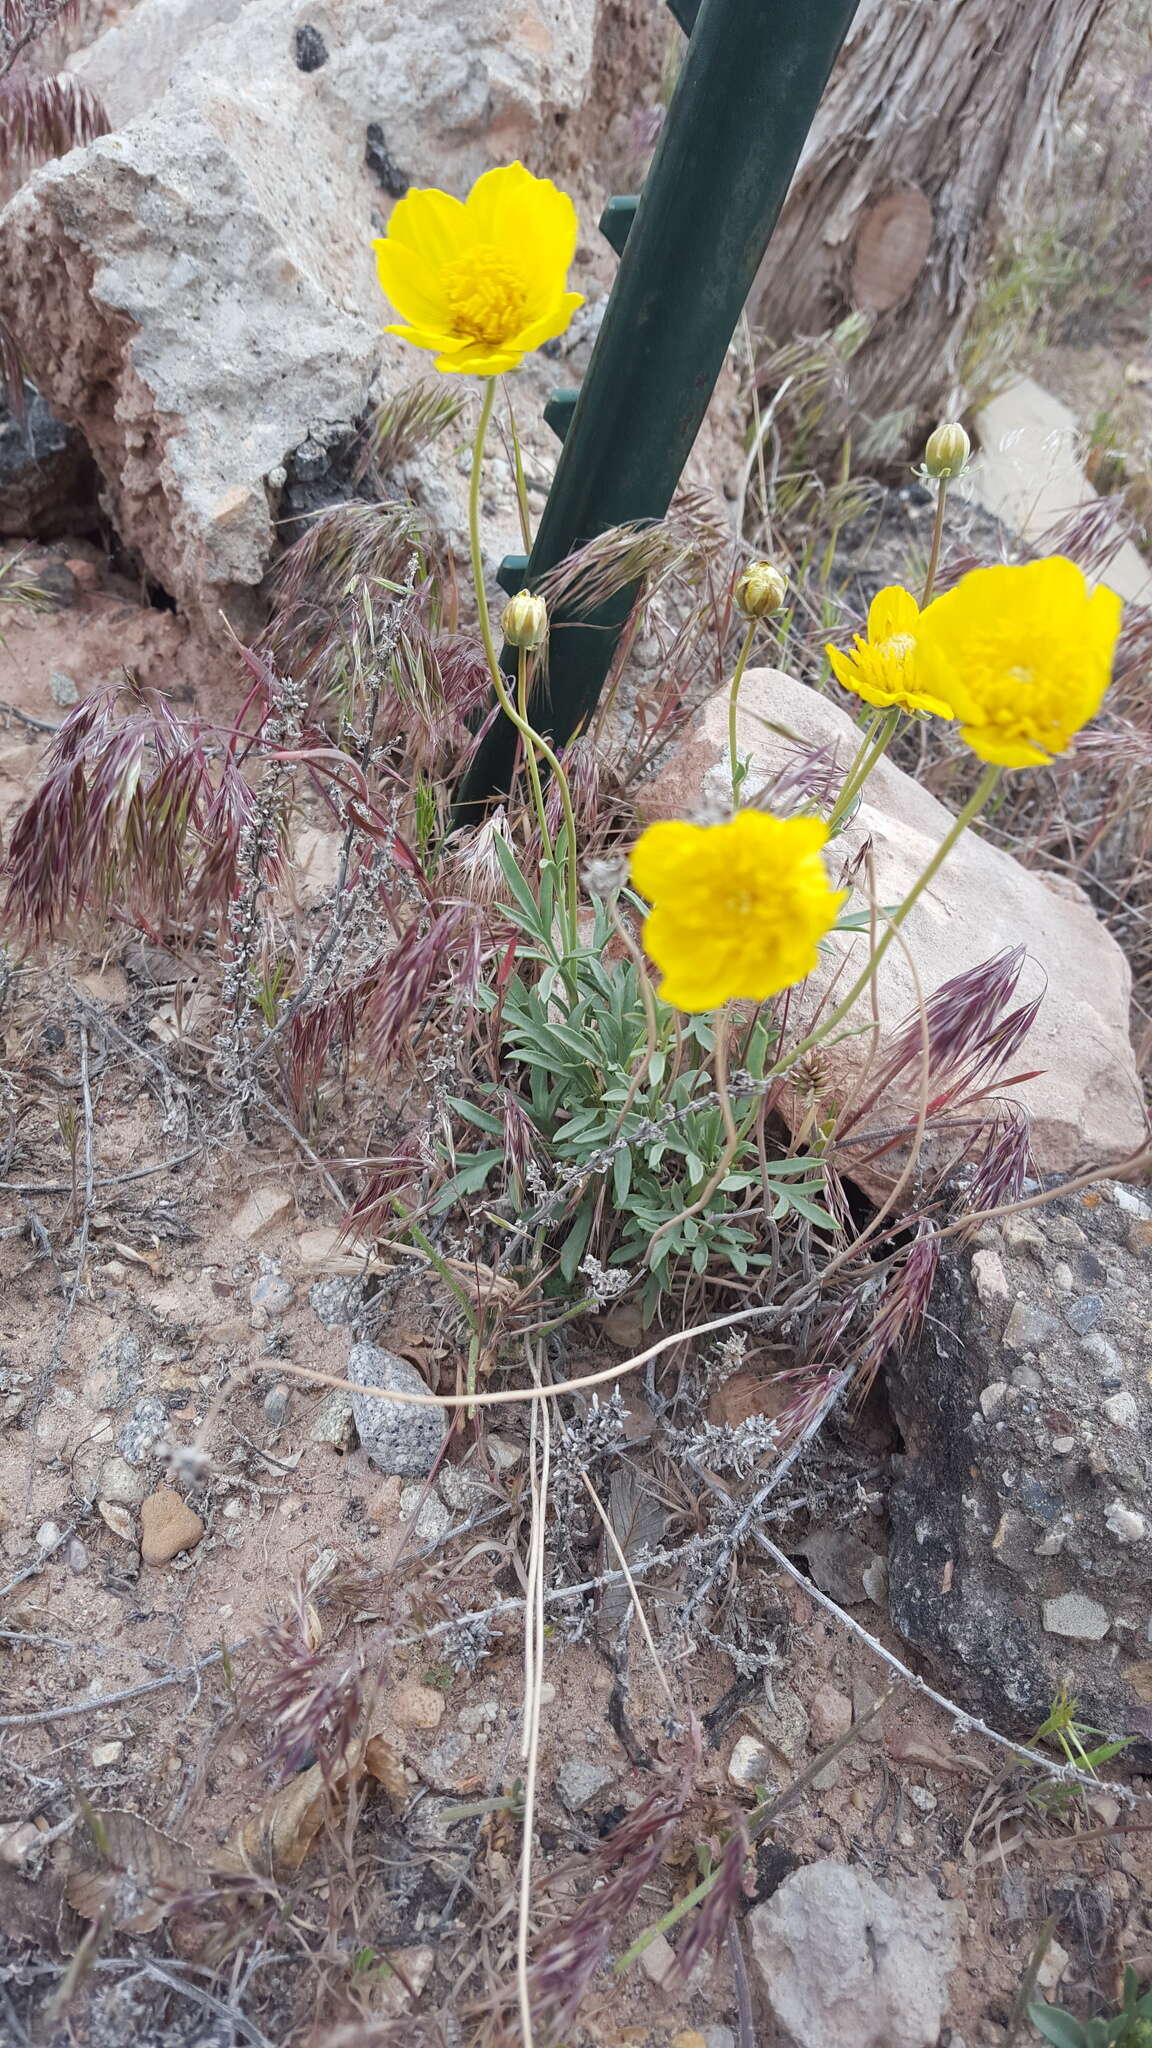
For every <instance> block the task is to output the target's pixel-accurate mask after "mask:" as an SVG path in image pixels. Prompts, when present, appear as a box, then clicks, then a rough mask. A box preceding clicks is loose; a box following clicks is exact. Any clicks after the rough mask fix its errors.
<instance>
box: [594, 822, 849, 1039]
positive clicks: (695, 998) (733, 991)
mask: <svg viewBox="0 0 1152 2048" xmlns="http://www.w3.org/2000/svg"><path fill="white" fill-rule="evenodd" d="M827 837H828V831H827V827H826V826H825V824H824V822H823V820H822V819H820V818H774V817H772V816H770V815H769V814H768V813H767V812H765V811H739V812H737V814H736V816H735V817H734V818H732V819H731V820H730V821H728V822H727V823H725V824H723V825H689V824H687V823H684V822H682V821H680V820H678V819H672V820H665V821H663V822H661V823H660V824H656V825H650V826H649V827H648V830H647V831H646V832H644V833H642V834H641V836H640V838H639V840H638V841H637V843H636V846H635V848H634V849H633V854H632V879H633V881H634V883H635V885H636V887H637V889H638V890H639V891H640V893H641V895H643V896H646V897H648V899H649V901H650V902H651V904H652V909H651V911H650V913H649V915H648V918H647V920H646V922H645V926H644V942H645V945H646V946H647V948H648V951H649V953H650V955H651V957H652V959H653V960H654V961H655V963H656V965H657V967H658V968H659V969H660V972H661V975H662V977H663V978H662V981H661V986H660V993H661V995H662V996H663V997H664V999H665V1001H666V1002H670V1003H674V1004H675V1005H676V1007H677V1008H678V1009H682V1010H711V1009H714V1008H716V1006H717V1005H718V1004H720V1003H724V1002H727V1001H729V1000H730V999H733V998H742V999H744V1000H747V1001H749V1002H764V1001H766V1000H767V999H768V997H770V996H773V995H777V994H778V993H779V992H780V990H781V989H784V988H788V987H790V986H791V985H792V983H793V982H796V981H802V980H803V978H804V976H805V975H806V974H810V973H811V971H812V969H813V967H815V965H816V961H817V955H818V945H819V941H820V939H821V938H822V937H823V935H824V933H825V932H826V931H828V930H829V929H830V927H831V926H832V924H834V922H835V919H836V914H837V911H838V910H839V908H840V905H841V904H842V903H843V901H844V897H843V895H842V894H841V893H839V892H837V891H835V890H832V889H830V888H829V886H828V877H827V874H826V872H825V869H824V863H823V860H822V858H821V853H820V849H821V847H822V846H823V845H824V844H825V842H826V840H827Z"/></svg>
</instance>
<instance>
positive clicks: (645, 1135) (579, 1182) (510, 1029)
mask: <svg viewBox="0 0 1152 2048" xmlns="http://www.w3.org/2000/svg"><path fill="white" fill-rule="evenodd" d="M495 851H496V857H497V859H498V860H499V863H500V868H501V872H502V874H503V876H504V880H505V883H506V885H507V890H508V894H509V897H510V899H511V900H510V902H509V903H508V904H507V905H506V906H505V911H504V914H505V915H506V916H507V917H508V919H509V920H510V922H511V923H512V924H513V925H514V926H515V928H516V930H517V931H518V932H519V933H520V934H521V938H522V943H521V944H519V945H518V947H517V953H516V963H515V971H514V972H513V973H512V974H511V975H510V976H509V978H508V981H507V983H506V985H505V986H504V989H503V991H502V993H501V995H500V996H499V998H497V997H496V995H495V993H494V992H493V991H491V990H488V991H485V992H483V995H482V1000H483V1003H484V1007H485V1008H486V1009H488V1010H489V1012H492V1011H494V1010H496V1009H497V1008H498V1009H499V1015H500V1023H501V1051H502V1055H503V1065H504V1068H505V1074H506V1078H507V1080H508V1082H509V1084H510V1086H511V1088H512V1089H513V1090H514V1091H515V1092H516V1093H517V1095H518V1100H519V1104H520V1107H521V1108H522V1110H523V1112H524V1114H525V1116H526V1117H527V1119H528V1121H529V1123H530V1124H531V1126H532V1129H533V1133H534V1140H535V1151H536V1156H537V1158H538V1159H539V1160H541V1161H545V1160H551V1162H552V1168H553V1171H552V1174H551V1175H549V1176H546V1178H547V1179H549V1180H550V1182H551V1183H552V1184H553V1185H554V1184H555V1183H556V1181H560V1182H561V1184H562V1185H563V1184H564V1183H565V1182H566V1183H567V1184H568V1185H569V1186H570V1189H571V1193H570V1195H569V1199H568V1203H567V1206H566V1207H565V1208H563V1209H559V1210H558V1211H557V1213H555V1214H554V1215H553V1216H552V1218H551V1219H550V1221H549V1235H550V1239H551V1244H552V1249H553V1255H554V1257H555V1258H556V1260H557V1264H558V1267H559V1283H562V1284H563V1285H564V1286H565V1287H569V1288H571V1287H573V1286H574V1285H576V1284H577V1276H578V1274H579V1270H580V1266H581V1262H582V1261H583V1260H584V1258H585V1257H586V1255H587V1254H588V1252H589V1251H590V1250H591V1251H593V1252H595V1254H596V1256H597V1257H598V1258H599V1259H600V1261H601V1262H602V1264H604V1265H614V1266H632V1267H640V1268H641V1269H642V1271H643V1273H644V1279H643V1282H642V1295H641V1300H642V1306H643V1312H644V1318H645V1321H646V1322H647V1321H650V1320H651V1318H652V1317H653V1315H654V1314H655V1313H656V1309H657V1307H658V1305H659V1301H660V1296H661V1294H662V1293H663V1292H664V1290H665V1289H666V1288H667V1287H669V1286H671V1285H672V1284H673V1282H674V1281H675V1280H676V1279H677V1277H678V1275H682V1274H683V1272H684V1269H685V1268H687V1270H688V1271H689V1272H691V1273H695V1274H699V1275H704V1274H706V1273H707V1272H708V1271H709V1269H710V1268H711V1267H713V1266H715V1267H720V1268H727V1269H728V1270H729V1271H731V1272H734V1273H736V1274H738V1275H740V1276H744V1275H746V1274H748V1273H749V1272H751V1271H753V1270H754V1269H755V1268H757V1267H762V1266H767V1265H770V1264H771V1261H772V1257H773V1254H772V1252H771V1251H770V1250H769V1249H768V1243H769V1236H770V1232H769V1229H768V1225H769V1224H772V1225H774V1226H776V1227H779V1225H780V1224H781V1223H790V1224H792V1226H793V1227H799V1228H803V1229H809V1228H814V1229H817V1230H829V1231H830V1230H834V1229H835V1227H836V1226H835V1222H834V1219H833V1217H832V1216H831V1215H830V1214H829V1212H828V1210H827V1208H826V1207H825V1206H824V1201H825V1182H824V1173H823V1168H822V1166H821V1164H820V1162H819V1160H818V1159H815V1158H813V1157H811V1156H807V1155H806V1156H802V1157H798V1158H776V1159H774V1158H772V1157H771V1156H769V1158H768V1161H767V1167H766V1170H765V1169H764V1167H763V1166H762V1161H761V1153H760V1146H759V1143H758V1142H757V1137H756V1123H755V1116H754V1113H753V1112H754V1110H755V1106H756V1097H755V1095H754V1094H747V1093H745V1094H744V1095H741V1094H740V1093H739V1091H738V1090H734V1105H733V1106H734V1110H735V1114H736V1118H737V1122H738V1124H739V1123H740V1121H741V1119H742V1118H743V1119H744V1121H745V1123H746V1125H747V1128H746V1130H745V1132H744V1136H743V1140H742V1142H741V1144H740V1145H739V1147H738V1149H737V1151H736V1154H735V1156H734V1157H733V1158H732V1160H731V1161H730V1162H729V1165H728V1170H727V1171H726V1173H725V1174H724V1176H723V1179H722V1180H721V1181H720V1182H719V1183H718V1185H717V1186H716V1187H715V1188H714V1189H712V1191H711V1193H710V1194H709V1196H708V1200H707V1201H706V1202H705V1203H702V1205H701V1207H700V1208H699V1210H698V1211H697V1213H694V1214H688V1213H687V1212H688V1211H689V1210H694V1209H695V1207H696V1204H697V1203H698V1202H699V1201H700V1198H701V1196H702V1194H703V1191H704V1189H705V1188H707V1187H709V1185H710V1183H711V1181H712V1179H713V1177H714V1175H715V1173H716V1170H717V1167H718V1165H719V1163H720V1161H721V1160H722V1158H723V1157H724V1152H725V1142H726V1140H725V1127H724V1119H723V1116H722V1115H721V1111H720V1107H719V1102H718V1100H717V1099H716V1083H715V1077H714V1074H713V1071H712V1066H711V1061H712V1055H713V1049H714V1027H713V1023H712V1020H711V1019H710V1018H708V1017H706V1016H690V1017H686V1016H682V1015H678V1014H677V1013H676V1012H674V1011H672V1010H670V1009H669V1008H667V1007H666V1006H665V1005H664V1004H663V1003H661V1002H660V1001H659V1000H658V999H657V998H654V997H652V996H651V995H650V994H649V1004H650V1005H651V1006H652V1007H653V1008H654V1013H655V1015H654V1023H655V1038H654V1040H653V1038H652V1036H651V1027H650V1023H649V1017H648V1013H647V1010H646V1007H645V995H646V993H648V992H647V991H645V990H644V989H643V988H642V986H641V980H640V973H639V970H638V967H637V965H636V963H635V961H634V960H632V959H631V958H628V957H625V958H621V957H619V954H618V952H617V954H616V955H615V956H613V953H612V950H611V946H610V942H611V940H612V938H613V931H614V927H613V923H612V919H611V917H610V915H609V913H608V911H607V909H606V908H605V906H604V904H603V903H600V902H598V903H597V904H596V907H595V922H594V930H593V934H592V939H591V942H590V943H589V944H587V945H584V946H581V947H579V948H577V949H575V950H573V949H572V948H571V946H570V945H568V944H567V943H566V941H565V938H564V934H563V931H562V929H561V921H560V917H559V891H558V877H557V875H556V873H555V871H554V868H553V865H552V863H550V862H547V861H546V862H544V863H543V864H542V867H541V873H540V881H539V888H538V890H537V891H535V892H534V890H533V887H532V886H531V884H530V882H529V880H528V879H527V878H526V877H525V875H524V874H523V873H522V872H521V869H520V866H519V864H518V861H517V858H516V854H515V852H514V851H513V849H512V847H511V846H510V845H508V844H507V843H506V842H505V841H503V840H501V839H497V840H496V841H495ZM733 1036H734V1044H733V1048H732V1052H731V1057H730V1066H731V1070H732V1072H733V1073H734V1074H735V1073H744V1074H747V1075H750V1076H751V1078H752V1080H753V1081H756V1080H757V1079H759V1078H760V1077H761V1076H762V1075H763V1074H765V1073H766V1072H767V1070H768V1069H769V1067H770V1066H771V1065H772V1061H773V1058H774V1057H775V1052H776V1034H775V1030H774V1028H773V1026H772V1024H771V1023H770V1022H769V1021H766V1020H765V1018H764V1017H763V1016H762V1015H760V1014H759V1013H757V1014H755V1015H754V1016H753V1017H751V1018H750V1019H748V1020H741V1021H739V1022H738V1023H737V1024H736V1025H735V1028H734V1034H733ZM448 1106H449V1108H450V1109H451V1110H452V1111H453V1113H454V1115H455V1116H457V1117H458V1118H459V1119H460V1120H461V1122H462V1123H463V1124H464V1125H466V1126H468V1127H469V1129H470V1130H472V1131H475V1132H477V1133H479V1135H480V1138H481V1140H482V1144H481V1149H479V1150H477V1151H475V1152H470V1153H460V1154H457V1156H456V1157H455V1158H454V1159H453V1161H452V1166H453V1172H452V1175H451V1178H450V1179H449V1180H448V1182H447V1183H446V1184H445V1186H444V1188H443V1189H442V1190H441V1192H440V1195H439V1198H438V1200H437V1203H436V1207H437V1208H438V1209H440V1210H443V1209H444V1208H445V1207H448V1206H451V1204H452V1202H453V1201H456V1200H458V1199H460V1198H462V1197H465V1196H468V1195H475V1194H477V1193H479V1192H480V1191H481V1189H483V1188H485V1187H486V1186H487V1185H488V1182H489V1179H490V1177H491V1176H492V1175H493V1173H494V1170H495V1169H496V1167H497V1166H498V1165H499V1164H500V1162H501V1160H502V1159H503V1158H504V1156H505V1155H504V1150H503V1146H502V1144H501V1145H500V1149H497V1146H498V1141H502V1139H503V1136H504V1119H503V1118H502V1117H500V1116H496V1115H495V1114H493V1112H492V1111H490V1110H489V1109H487V1108H485V1107H482V1106H479V1105H477V1104H476V1103H474V1102H468V1101H466V1100H465V1099H463V1098H461V1097H457V1096H454V1097H450V1098H449V1101H448ZM494 1199H495V1201H496V1202H497V1203H498V1202H499V1199H500V1197H499V1194H496V1195H495V1197H494ZM520 1220H521V1218H520V1217H517V1221H520Z"/></svg>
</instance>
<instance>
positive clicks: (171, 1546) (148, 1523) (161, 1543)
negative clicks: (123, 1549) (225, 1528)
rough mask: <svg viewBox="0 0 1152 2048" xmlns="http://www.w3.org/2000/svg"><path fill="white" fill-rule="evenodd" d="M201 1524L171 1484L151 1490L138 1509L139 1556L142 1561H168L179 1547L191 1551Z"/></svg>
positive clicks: (156, 1562)
mask: <svg viewBox="0 0 1152 2048" xmlns="http://www.w3.org/2000/svg"><path fill="white" fill-rule="evenodd" d="M203 1534H204V1524H203V1522H202V1521H201V1520H200V1517H199V1515H198V1514H197V1513H196V1511H195V1509H194V1508H190V1507H189V1506H188V1503H187V1501H183V1500H181V1498H180V1495H179V1494H178V1493H177V1492H176V1491H175V1489H174V1488H173V1487H171V1486H160V1487H158V1488H157V1490H156V1492H155V1493H150V1494H149V1496H148V1498H147V1500H146V1501H145V1502H144V1503H143V1505H142V1507H141V1509H140V1555H141V1557H142V1558H143V1560H144V1563H145V1564H151V1565H162V1564H168V1563H169V1562H170V1561H171V1559H172V1558H174V1557H176V1556H177V1555H178V1554H179V1552H180V1551H182V1550H194V1549H195V1547H196V1545H197V1544H198V1543H199V1542H200V1539H201V1537H202V1536H203Z"/></svg>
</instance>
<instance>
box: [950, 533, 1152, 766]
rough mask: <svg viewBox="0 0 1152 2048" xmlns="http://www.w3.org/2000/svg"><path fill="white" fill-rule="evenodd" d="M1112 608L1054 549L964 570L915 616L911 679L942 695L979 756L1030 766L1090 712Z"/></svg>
mask: <svg viewBox="0 0 1152 2048" xmlns="http://www.w3.org/2000/svg"><path fill="white" fill-rule="evenodd" d="M1121 610H1122V607H1121V604H1120V600H1119V598H1118V597H1117V596H1116V595H1115V594H1114V593H1113V592H1112V591H1110V590H1106V589H1105V588H1104V587H1103V586H1100V587H1099V588H1098V589H1096V590H1094V591H1093V592H1091V594H1089V591H1088V586H1087V584H1086V582H1085V580H1084V576H1083V572H1082V571H1081V570H1080V569H1079V568H1077V566H1076V564H1075V563H1074V562H1070V561H1068V560H1067V559H1066V558H1065V557H1064V556H1062V555H1051V556H1048V557H1047V558H1046V559H1045V560H1043V561H1040V562H1025V563H1022V564H1001V565H998V566H996V567H995V568H991V569H974V570H972V572H971V573H970V574H969V575H967V576H965V577H963V578H962V579H961V581H960V582H959V583H958V584H957V585H956V588H955V589H954V590H949V591H946V592H945V594H944V596H943V597H938V598H936V600H935V601H934V603H932V604H930V605H929V606H928V609H927V610H926V611H925V612H924V613H923V614H922V616H921V620H920V628H919V634H918V638H917V652H918V658H919V667H920V675H921V680H922V682H923V685H924V687H925V688H927V689H931V690H933V691H936V692H938V693H939V694H940V695H942V696H945V697H946V698H947V699H948V702H949V703H950V704H951V705H952V708H953V711H954V714H955V716H956V717H957V718H958V719H959V720H960V725H961V732H962V735H963V738H964V739H965V740H966V742H967V744H968V745H969V746H970V747H971V748H972V750H973V752H974V753H975V754H978V755H979V757H980V759H981V760H983V761H991V762H996V763H998V764H999V765H1001V766H1003V767H1005V768H1027V767H1035V766H1037V765H1039V764H1041V763H1043V762H1045V761H1048V760H1051V759H1052V758H1053V756H1054V755H1057V754H1062V753H1063V752H1064V750H1065V748H1066V747H1067V746H1068V744H1069V742H1070V741H1071V740H1072V739H1073V738H1074V736H1075V734H1076V733H1077V732H1079V730H1080V728H1081V726H1083V725H1086V724H1087V722H1088V720H1089V719H1090V718H1093V717H1094V716H1095V714H1096V712H1097V711H1098V710H1099V708H1100V705H1101V703H1102V701H1103V698H1104V693H1105V691H1106V690H1107V688H1108V684H1109V682H1110V680H1111V674H1112V660H1113V655H1114V653H1115V647H1116V639H1117V635H1118V633H1119V630H1120V616H1121Z"/></svg>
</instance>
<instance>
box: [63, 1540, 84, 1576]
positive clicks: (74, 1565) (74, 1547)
mask: <svg viewBox="0 0 1152 2048" xmlns="http://www.w3.org/2000/svg"><path fill="white" fill-rule="evenodd" d="M88 1561H89V1560H88V1552H87V1550H86V1548H85V1546H84V1545H83V1543H81V1541H80V1538H79V1537H78V1536H73V1537H72V1539H71V1541H70V1543H69V1545H68V1569H69V1571H70V1572H75V1573H76V1574H77V1575H79V1573H80V1572H86V1571H87V1569H88Z"/></svg>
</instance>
